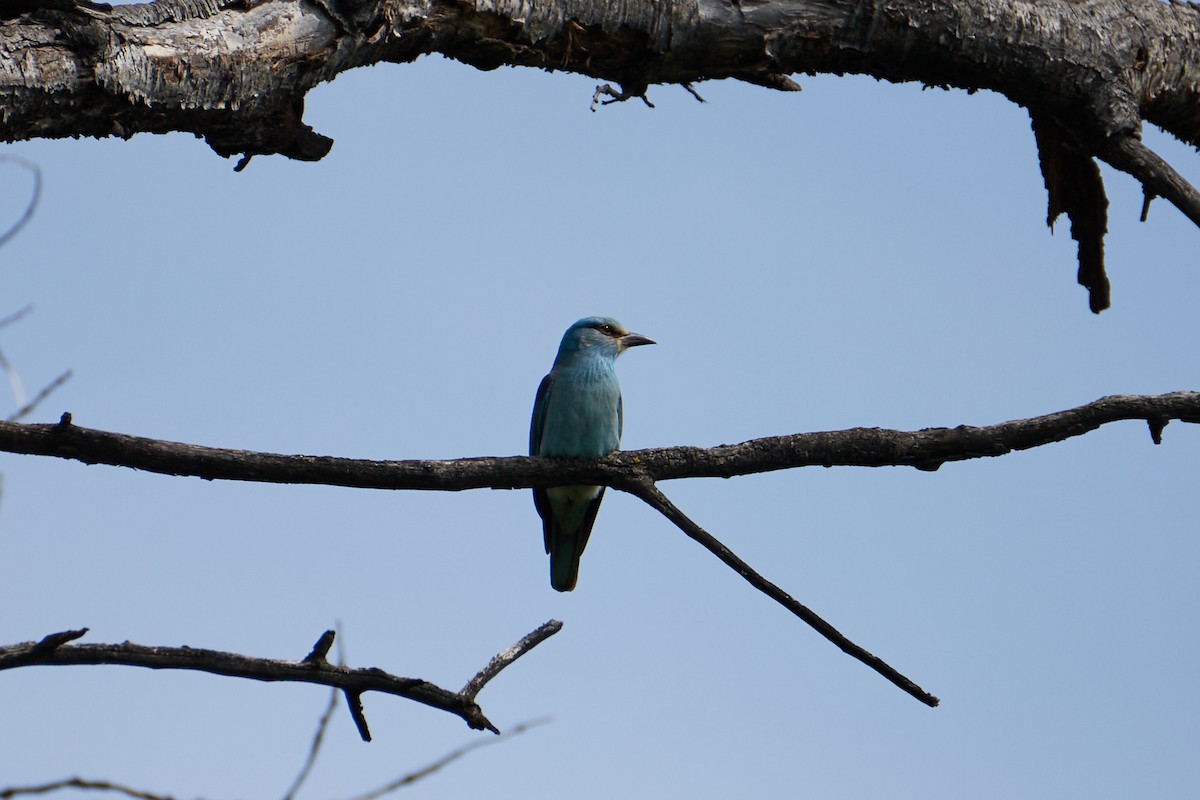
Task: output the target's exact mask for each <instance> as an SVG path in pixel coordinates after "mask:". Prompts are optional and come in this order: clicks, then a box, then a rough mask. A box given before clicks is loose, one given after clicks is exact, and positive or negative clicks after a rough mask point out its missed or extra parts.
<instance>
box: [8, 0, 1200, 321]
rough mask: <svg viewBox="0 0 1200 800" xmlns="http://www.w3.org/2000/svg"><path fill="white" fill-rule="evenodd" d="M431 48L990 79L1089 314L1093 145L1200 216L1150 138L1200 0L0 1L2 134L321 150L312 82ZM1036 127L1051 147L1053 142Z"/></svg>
mask: <svg viewBox="0 0 1200 800" xmlns="http://www.w3.org/2000/svg"><path fill="white" fill-rule="evenodd" d="M431 52H437V53H442V54H443V55H446V56H448V57H450V58H453V59H457V60H459V61H462V62H464V63H466V64H470V65H473V66H475V67H478V68H480V69H485V70H486V69H494V68H496V67H499V66H501V65H506V64H507V65H513V66H532V67H537V68H539V69H545V70H559V71H566V72H575V73H580V74H583V75H587V76H589V77H593V78H596V79H598V80H603V81H612V82H615V83H618V84H619V85H620V86H621V89H620V90H619V91H618V90H616V89H613V88H612V87H611V86H609V85H608V84H603V85H602V86H600V87H599V88H598V89H597V95H596V96H597V97H599V96H600V95H601V94H606V95H609V96H611V97H612V98H613V99H614V100H624V99H629V98H641V99H643V100H645V102H646V103H647V104H651V103H650V100H649V98H648V97H647V91H648V88H649V87H651V86H653V85H655V84H668V83H673V84H678V85H681V86H684V87H687V88H688V89H689V90H691V85H692V84H694V83H696V82H699V81H702V80H711V79H716V78H736V79H738V80H743V81H747V82H749V83H754V84H757V85H761V86H768V87H772V88H777V89H782V90H789V91H790V90H795V89H796V88H798V86H797V84H796V83H795V82H794V81H792V80H791V78H790V77H788V76H789V75H792V74H795V73H801V72H803V73H832V74H838V75H841V74H845V73H858V74H865V75H871V76H874V77H876V78H880V79H883V80H888V81H896V82H901V81H919V82H921V83H924V84H926V85H928V86H942V87H956V88H960V89H965V90H967V91H970V92H974V91H977V90H980V89H988V90H990V91H994V92H997V93H999V94H1002V95H1004V96H1005V97H1007V98H1009V99H1010V100H1012V101H1013V102H1014V103H1017V104H1018V105H1021V106H1023V107H1026V108H1028V109H1029V111H1030V113H1031V114H1032V115H1033V117H1034V119H1035V120H1042V121H1044V125H1043V128H1045V129H1049V128H1051V127H1052V128H1053V129H1054V130H1055V131H1056V132H1058V133H1056V137H1057V138H1058V140H1059V141H1061V142H1062V143H1063V146H1064V147H1067V148H1068V150H1069V152H1070V153H1071V156H1070V157H1069V158H1067V159H1066V160H1065V162H1064V163H1065V165H1066V166H1068V167H1070V169H1069V171H1068V172H1067V173H1064V174H1063V175H1062V176H1059V177H1057V178H1054V179H1052V176H1051V175H1050V174H1049V173H1047V186H1048V188H1049V189H1050V192H1051V206H1052V207H1054V206H1055V205H1056V203H1057V202H1059V201H1063V202H1064V203H1065V205H1064V206H1063V208H1064V209H1065V210H1066V211H1067V212H1068V214H1070V216H1071V221H1072V232H1073V235H1074V236H1075V237H1076V238H1077V239H1078V240H1079V242H1080V249H1079V261H1080V279H1081V282H1083V283H1084V284H1085V285H1087V286H1088V287H1089V289H1090V291H1091V297H1090V302H1091V306H1092V309H1093V310H1099V309H1100V308H1102V307H1104V306H1105V305H1106V304H1107V297H1106V294H1107V280H1106V279H1105V277H1104V270H1103V261H1102V252H1103V251H1102V237H1103V235H1104V221H1103V218H1102V217H1103V214H1102V212H1101V213H1098V212H1100V211H1101V209H1102V206H1103V189H1102V186H1101V183H1100V178H1099V175H1098V173H1095V172H1094V169H1095V168H1094V164H1092V162H1091V159H1093V158H1096V157H1099V158H1102V159H1104V160H1106V161H1108V162H1109V163H1110V164H1113V165H1114V166H1116V167H1117V168H1118V169H1122V170H1125V171H1127V172H1129V174H1131V175H1133V176H1134V177H1135V178H1137V179H1138V180H1139V181H1141V182H1142V183H1143V185H1144V187H1145V189H1146V192H1147V193H1148V196H1149V195H1151V194H1152V195H1157V196H1161V197H1164V198H1166V199H1168V200H1169V201H1170V202H1172V203H1174V204H1176V205H1177V206H1179V208H1180V209H1181V210H1182V211H1183V212H1184V213H1185V214H1187V215H1188V216H1189V217H1190V218H1191V219H1192V220H1193V221H1194V222H1196V223H1197V224H1198V225H1200V195H1198V194H1197V192H1196V191H1195V189H1193V188H1192V187H1191V186H1189V185H1188V184H1187V182H1186V181H1184V180H1183V179H1182V178H1181V177H1180V176H1179V175H1178V174H1177V173H1176V172H1175V171H1174V170H1172V169H1171V168H1170V167H1169V166H1168V165H1166V163H1165V162H1163V161H1162V160H1161V159H1160V158H1158V156H1156V155H1155V154H1153V153H1151V152H1150V151H1149V150H1146V149H1145V148H1144V147H1143V146H1141V145H1140V141H1139V140H1138V137H1139V136H1140V131H1141V127H1142V124H1143V122H1146V121H1148V122H1151V123H1153V124H1155V125H1158V126H1160V127H1161V128H1163V129H1164V130H1166V131H1168V132H1169V133H1171V134H1173V135H1175V136H1176V137H1178V138H1179V139H1181V140H1183V141H1185V142H1188V143H1189V144H1193V145H1198V146H1200V88H1198V87H1200V10H1198V9H1197V8H1196V7H1194V4H1191V3H1186V4H1185V3H1163V2H1160V1H1159V0H1090V1H1089V2H1086V3H1082V2H1078V1H1077V0H934V2H925V1H924V0H861V1H860V0H768V1H767V2H754V3H743V2H739V0H623V2H609V0H539V2H537V3H527V2H524V1H523V0H314V2H298V1H297V0H254V2H246V0H158V2H154V3H144V4H138V5H125V6H115V7H112V8H109V7H107V6H106V5H104V4H98V3H90V2H82V0H57V1H56V2H54V3H34V2H29V1H28V0H23V1H22V2H9V3H8V4H7V5H0V138H2V139H3V140H5V141H17V140H22V139H30V138H39V137H65V136H96V137H102V136H123V137H126V138H128V137H130V136H132V135H133V134H135V133H138V132H143V131H145V132H154V133H164V132H168V131H188V132H191V133H194V134H196V135H197V136H202V137H203V138H204V139H205V140H206V141H207V142H208V143H209V145H210V146H211V147H212V148H213V149H214V150H215V151H216V152H217V153H219V154H221V155H223V156H231V155H236V154H239V153H241V154H243V157H242V159H241V160H240V161H239V162H238V165H237V167H236V168H237V169H241V168H242V167H244V166H246V164H247V163H248V162H249V160H250V158H251V157H252V156H254V155H256V154H270V153H279V154H282V155H285V156H288V157H290V158H296V159H303V160H316V159H320V158H322V157H324V155H325V154H326V153H327V152H328V151H329V149H330V147H331V146H332V140H330V139H328V138H327V137H325V136H322V135H320V134H318V133H316V132H314V131H313V130H312V129H311V128H310V127H309V126H308V125H306V124H305V123H304V121H303V115H304V98H305V96H306V95H307V93H308V92H309V90H311V89H312V88H313V87H314V86H316V85H318V84H320V83H323V82H326V81H330V80H332V79H333V78H334V77H336V76H337V75H338V74H339V73H341V72H343V71H345V70H348V69H352V68H355V67H360V66H364V65H369V64H374V63H377V62H381V61H389V62H395V63H406V62H410V61H413V60H415V59H417V58H419V57H420V56H422V55H425V54H427V53H431ZM606 102H608V101H606ZM1059 134H1061V135H1059ZM1044 139H1045V137H1039V143H1040V144H1042V148H1041V149H1042V151H1043V157H1044V158H1043V165H1045V156H1047V154H1048V153H1049V152H1051V151H1057V150H1058V148H1048V147H1047V146H1046V145H1045V144H1044V142H1043V140H1044ZM1134 143H1136V144H1134ZM1064 152H1066V151H1064ZM1060 160H1061V159H1060ZM1044 171H1045V170H1044ZM1056 192H1057V193H1058V196H1057V198H1056V196H1055V193H1056Z"/></svg>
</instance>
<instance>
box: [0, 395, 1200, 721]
mask: <svg viewBox="0 0 1200 800" xmlns="http://www.w3.org/2000/svg"><path fill="white" fill-rule="evenodd" d="M1120 420H1142V421H1144V422H1146V423H1147V425H1148V427H1149V430H1150V436H1151V439H1152V440H1153V441H1154V442H1155V443H1156V444H1157V443H1160V442H1161V440H1162V432H1163V429H1164V428H1165V427H1166V425H1167V424H1168V423H1169V422H1170V421H1171V420H1181V421H1183V422H1200V393H1197V392H1174V393H1172V394H1165V395H1120V396H1113V397H1104V398H1101V399H1099V400H1096V401H1095V402H1092V403H1088V404H1086V405H1083V406H1079V407H1077V408H1072V409H1067V410H1065V411H1058V412H1055V413H1052V414H1046V415H1043V416H1040V417H1034V418H1031V419H1019V420H1013V421H1011V422H1003V423H999V424H997V425H989V426H985V427H970V426H965V425H960V426H958V427H956V428H926V429H924V430H919V431H894V430H884V429H880V428H853V429H850V430H844V431H832V432H825V433H807V434H793V435H790V436H775V437H768V438H763V439H753V440H751V441H748V442H743V443H742V444H737V445H721V446H719V447H713V448H699V447H669V448H659V449H653V450H634V451H628V452H618V453H613V454H612V455H609V456H607V457H605V458H601V459H579V460H568V459H552V458H529V457H517V456H513V457H506V458H495V457H489V458H468V459H458V460H453V461H421V460H412V461H363V460H356V459H346V458H332V457H317V456H284V455H275V454H270V453H254V452H249V451H242V450H222V449H216V448H209V447H200V446H197V445H188V444H179V443H173V442H164V441H159V440H155V439H144V438H140V437H135V436H126V435H123V434H115V433H107V432H104V431H95V430H88V429H86V428H79V427H77V426H75V425H74V424H73V423H72V421H71V417H70V415H69V414H64V415H63V418H62V420H61V421H60V422H59V423H58V424H51V425H45V424H43V425H23V424H16V423H0V450H4V451H9V452H14V453H27V454H37V455H50V456H56V457H60V458H70V459H76V460H79V461H83V462H85V463H88V464H110V465H114V466H124V467H132V468H135V469H142V470H148V471H152V472H160V473H165V474H170V475H194V476H197V477H201V478H208V479H214V478H216V479H225V480H246V481H266V482H272V483H297V484H327V485H335V486H350V487H359V488H375V489H412V490H431V491H459V490H464V489H479V488H494V489H505V488H508V489H515V488H529V487H533V486H556V485H558V486H561V485H565V484H600V485H605V486H612V487H614V488H617V489H620V490H622V491H626V492H629V493H631V494H634V495H636V496H638V497H640V498H641V499H642V500H644V501H645V502H646V503H648V504H649V505H650V506H652V507H653V508H655V509H656V510H658V511H659V512H660V513H662V514H663V515H664V516H666V517H667V518H668V519H669V520H671V522H672V523H674V524H675V525H676V526H677V527H679V528H680V529H681V530H682V531H683V532H684V533H686V534H687V535H688V536H689V537H691V538H692V539H694V540H695V541H697V542H699V543H700V544H701V545H703V546H704V547H705V548H707V549H708V550H709V551H710V552H711V553H713V554H714V555H716V556H717V557H718V558H719V559H720V560H721V561H722V562H723V563H725V564H726V565H727V566H729V567H730V568H731V569H733V570H734V571H736V572H737V573H738V574H739V575H741V576H742V577H743V578H745V579H746V580H747V581H748V582H749V583H750V584H751V585H753V586H754V587H755V588H757V589H758V590H759V591H761V592H763V593H764V594H766V595H767V596H768V597H770V598H771V599H773V600H775V601H776V602H778V603H779V604H781V605H782V606H784V607H785V608H787V609H788V610H789V611H790V612H792V613H793V614H795V615H796V616H797V617H799V618H800V619H802V620H803V621H804V622H806V623H807V624H809V625H810V626H812V627H813V628H814V629H816V630H817V631H818V632H819V633H820V634H821V635H822V636H824V637H825V638H826V639H828V640H829V641H831V642H833V643H834V644H836V645H837V646H838V647H839V648H841V649H842V650H843V651H844V652H846V653H847V654H849V655H851V656H853V657H854V658H856V659H858V660H859V661H861V662H863V663H864V664H866V665H867V666H869V667H871V668H872V669H874V670H875V671H877V672H879V673H880V674H881V675H883V676H884V677H886V678H887V679H888V680H890V681H891V682H892V683H894V684H895V685H897V686H899V687H900V688H902V689H903V690H904V691H906V692H908V693H909V694H910V695H912V696H913V697H916V698H917V699H919V700H920V701H921V702H923V703H926V704H927V705H930V706H935V705H937V703H938V700H937V698H936V697H934V696H933V695H931V694H930V693H928V692H926V691H925V690H924V689H922V688H921V687H919V686H918V685H917V684H915V683H914V682H913V681H911V680H909V679H908V678H907V677H905V676H904V675H903V674H901V673H900V672H899V671H897V670H896V669H895V668H893V667H891V666H890V665H889V664H887V663H886V662H885V661H883V660H882V659H880V658H878V657H877V656H875V655H873V654H871V653H870V652H868V651H867V650H866V649H864V648H862V647H861V646H859V645H857V644H855V643H854V642H852V641H850V640H849V639H848V638H846V637H845V636H844V635H843V634H842V633H840V632H839V631H838V630H837V629H836V628H834V627H833V626H832V625H830V624H829V623H828V622H826V621H825V620H824V619H822V618H821V617H820V616H818V615H817V614H816V613H814V612H813V611H812V610H811V609H809V608H807V607H806V606H804V605H803V604H802V603H800V602H799V601H797V600H796V599H795V598H793V597H792V596H791V595H789V594H788V593H787V592H785V591H783V590H782V589H780V588H779V587H778V586H776V585H775V584H774V583H772V582H770V581H768V580H767V579H766V578H764V577H763V576H761V575H760V574H758V573H757V572H756V571H755V570H753V569H752V568H751V567H750V566H749V565H748V564H746V563H745V562H744V561H742V560H741V559H740V558H738V557H737V556H736V555H735V554H734V553H732V552H731V551H730V550H729V549H728V548H727V547H725V546H724V545H723V544H721V542H719V541H717V540H716V539H715V538H714V537H713V536H712V535H710V534H709V533H707V532H706V531H705V530H704V529H703V528H701V527H700V526H699V525H697V524H696V523H695V522H693V521H692V520H691V519H690V518H688V517H687V515H685V514H684V513H683V512H682V511H680V510H679V509H678V508H676V507H675V505H674V504H672V503H671V501H670V500H668V499H667V498H666V496H665V495H663V494H662V492H661V491H659V489H658V487H657V486H656V482H657V481H661V480H670V479H677V478H698V477H723V478H729V477H733V476H735V475H749V474H754V473H759V472H769V471H774V470H781V469H793V468H797V467H805V466H826V467H830V466H839V465H840V466H870V467H881V466H911V467H915V468H917V469H921V470H936V469H938V468H939V467H940V466H941V465H942V464H944V463H946V462H947V461H962V460H967V459H972V458H982V457H990V456H1001V455H1004V454H1006V453H1010V452H1013V451H1015V450H1026V449H1030V448H1033V447H1040V446H1042V445H1046V444H1050V443H1052V442H1058V441H1062V440H1064V439H1068V438H1071V437H1073V436H1080V435H1082V434H1084V433H1087V432H1088V431H1092V430H1095V429H1096V428H1098V427H1100V426H1101V425H1105V424H1108V423H1111V422H1116V421H1120ZM558 624H559V623H553V622H551V623H547V624H546V625H545V626H543V627H542V628H539V629H538V630H537V631H534V632H533V633H531V634H529V635H528V636H526V637H525V638H524V639H522V640H521V641H520V642H518V643H517V644H516V645H514V647H513V648H510V649H509V650H506V651H504V652H503V653H501V654H499V655H497V656H496V658H494V659H493V660H492V662H491V663H489V664H488V665H487V666H486V667H484V669H483V670H481V671H480V672H479V674H478V675H476V676H475V677H474V678H473V679H472V680H470V681H468V682H467V684H466V686H464V687H463V689H462V690H461V691H459V692H457V693H454V692H448V691H446V690H444V689H438V688H437V687H432V686H430V685H429V684H426V683H425V682H423V681H413V679H398V678H392V677H391V676H386V675H385V674H383V673H378V672H377V671H373V670H365V671H364V670H357V671H355V670H346V669H345V668H344V667H336V668H335V667H331V666H329V665H328V664H326V663H325V660H324V659H325V654H326V653H327V652H328V650H329V647H330V645H331V644H332V641H333V640H332V634H331V633H327V634H326V636H325V637H322V639H321V640H320V641H319V642H318V645H317V646H316V647H314V649H313V653H311V654H310V655H309V656H308V658H306V659H305V660H304V662H299V663H297V662H275V663H279V664H284V665H290V666H286V667H285V668H284V669H286V670H289V671H288V672H287V673H286V674H287V676H288V677H285V678H271V677H262V676H261V675H260V674H258V673H255V674H246V672H247V670H248V669H249V668H248V667H247V668H244V669H243V668H239V669H238V670H237V671H234V672H227V673H224V674H237V675H239V676H241V677H255V678H258V679H259V680H279V679H290V680H308V681H310V682H317V683H326V684H327V685H330V686H338V687H340V688H342V689H343V690H344V691H345V693H346V698H347V700H348V701H349V706H350V710H351V713H352V714H353V715H354V718H355V723H356V724H357V725H358V726H359V731H360V732H361V733H362V735H363V738H369V733H368V732H367V729H366V720H365V718H364V717H363V715H362V706H361V702H360V698H361V695H362V693H363V692H364V691H368V690H377V691H386V689H385V688H380V684H379V683H378V681H379V680H381V677H380V676H381V675H382V676H383V677H385V678H387V679H388V680H389V681H392V683H385V684H384V685H385V686H387V687H390V688H394V687H395V686H396V684H395V683H394V682H395V681H401V682H404V683H403V684H402V686H403V688H404V689H405V690H406V691H410V692H411V691H415V690H416V689H414V687H418V688H419V689H420V691H421V692H422V693H423V694H422V695H421V697H419V698H418V697H414V698H413V699H418V700H419V702H425V703H427V704H429V705H434V706H435V707H438V708H444V709H445V710H449V711H452V712H453V713H456V714H459V715H460V716H463V718H464V719H467V721H468V723H469V724H471V725H472V727H477V726H482V727H487V728H488V729H492V728H490V723H487V722H486V720H484V719H483V717H482V714H481V713H480V712H478V708H477V706H475V705H474V697H475V695H476V694H477V693H478V692H479V689H480V688H482V686H483V685H484V684H486V683H487V681H489V680H491V678H492V677H494V676H495V675H496V674H497V673H498V672H499V671H500V670H501V669H503V668H504V667H505V666H507V665H508V664H509V663H511V662H512V661H513V660H514V659H515V658H517V657H519V656H520V655H521V654H523V653H524V652H527V651H528V650H529V649H530V648H532V647H534V646H536V645H537V644H538V642H540V641H542V640H543V639H545V638H546V637H547V636H549V635H551V634H553V633H554V632H556V631H557V628H556V627H555V628H553V629H551V626H556V625H558ZM62 635H66V636H68V637H71V636H72V635H73V634H61V635H60V636H62ZM64 641H65V640H64ZM62 644H63V642H57V643H56V642H55V641H54V640H51V639H50V638H49V637H48V639H47V640H43V642H42V643H41V644H39V645H32V646H31V645H22V646H19V647H25V648H26V650H24V651H21V652H20V653H15V654H9V658H10V659H11V658H16V657H18V656H19V657H23V658H25V659H26V660H28V659H29V658H31V657H32V655H31V654H33V655H36V654H38V653H41V654H42V655H41V656H40V657H46V658H48V657H51V656H53V654H55V653H59V655H58V656H54V657H57V658H61V653H60V651H61V650H62V649H63V648H61V647H60V645H62ZM51 645H53V646H51ZM88 647H91V648H93V649H92V650H91V651H88V650H86V649H85V648H88ZM30 648H32V649H30ZM39 648H40V649H39ZM105 648H108V649H109V650H111V649H113V648H116V649H118V650H120V649H121V648H128V651H127V652H125V653H124V654H123V655H124V656H125V657H126V658H128V659H134V660H127V661H104V662H100V661H88V662H78V661H73V662H64V661H55V662H52V663H137V664H140V665H141V666H180V667H181V668H197V667H193V666H188V665H179V664H168V663H155V664H150V663H142V661H138V660H136V659H145V658H147V656H146V653H145V651H161V650H162V649H161V648H140V647H139V646H136V645H93V646H88V645H79V646H72V647H70V648H66V650H67V651H68V652H70V653H71V654H72V656H73V657H82V655H83V654H84V653H89V652H90V653H93V654H94V655H92V656H91V657H92V658H98V657H100V655H99V654H100V653H102V652H103V653H107V652H108V650H105ZM9 649H10V650H11V648H9ZM199 652H202V651H195V650H185V651H182V653H174V654H173V656H176V657H184V659H185V660H186V657H194V656H195V655H196V654H197V653H199ZM5 655H6V653H5V650H4V649H0V669H2V668H4V666H5V662H4V657H5ZM215 655H217V656H226V655H228V654H215ZM110 657H111V656H110ZM231 658H244V657H241V656H236V657H233V656H231ZM252 661H254V660H252ZM37 663H51V662H37ZM208 671H213V670H208ZM347 675H350V676H353V677H354V680H349V678H346V677H338V679H337V680H334V677H335V676H347ZM296 676H302V677H296ZM317 676H321V677H324V678H326V679H325V680H316V679H315V678H316V677H317ZM372 681H375V682H372ZM391 693H393V694H401V692H398V691H393V692H391ZM404 696H408V695H404ZM477 713H478V716H473V715H475V714H477Z"/></svg>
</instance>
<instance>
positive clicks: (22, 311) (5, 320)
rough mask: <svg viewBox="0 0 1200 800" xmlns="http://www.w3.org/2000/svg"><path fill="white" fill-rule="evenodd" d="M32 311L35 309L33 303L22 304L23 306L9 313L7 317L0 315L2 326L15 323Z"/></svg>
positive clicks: (0, 324)
mask: <svg viewBox="0 0 1200 800" xmlns="http://www.w3.org/2000/svg"><path fill="white" fill-rule="evenodd" d="M30 311H33V304H32V303H29V304H26V305H24V306H22V307H21V308H18V309H17V310H16V311H14V312H13V313H11V314H9V315H8V316H7V317H0V328H3V327H4V326H5V325H11V324H13V323H14V322H16V321H17V320H19V319H20V318H21V317H23V316H25V315H26V314H28V313H29V312H30Z"/></svg>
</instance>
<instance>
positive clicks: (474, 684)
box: [459, 619, 563, 700]
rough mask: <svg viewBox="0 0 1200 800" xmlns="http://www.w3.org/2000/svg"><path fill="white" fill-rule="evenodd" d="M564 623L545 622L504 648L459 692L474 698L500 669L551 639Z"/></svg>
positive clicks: (554, 620) (555, 621)
mask: <svg viewBox="0 0 1200 800" xmlns="http://www.w3.org/2000/svg"><path fill="white" fill-rule="evenodd" d="M562 626H563V624H562V623H561V622H559V621H558V620H556V619H552V620H550V621H549V622H546V623H543V624H542V625H541V626H540V627H538V628H537V629H536V630H533V631H530V632H529V633H527V634H525V636H524V637H523V638H522V639H521V641H519V642H517V643H516V644H514V645H513V646H512V647H510V648H508V649H507V650H503V651H501V652H499V653H497V654H496V656H495V657H494V658H493V659H492V660H491V661H489V662H488V665H487V666H486V667H484V668H483V669H481V670H479V673H478V674H476V675H475V677H474V678H471V680H469V681H467V685H466V686H464V687H463V688H462V690H461V691H460V692H459V694H460V695H462V696H463V697H469V698H471V699H472V700H474V699H475V696H476V695H477V694H479V692H480V691H481V690H482V689H483V687H484V686H486V685H487V683H488V681H490V680H491V679H492V678H494V677H496V676H497V675H499V674H500V670H502V669H504V668H505V667H507V666H508V665H509V664H511V663H512V662H514V661H516V660H517V659H518V658H520V657H521V656H523V655H525V654H526V653H528V652H529V651H530V650H532V649H533V648H535V647H537V646H538V645H539V644H541V643H542V642H544V641H546V640H547V639H549V638H550V637H551V636H553V635H554V634H556V633H558V632H559V631H561V630H562Z"/></svg>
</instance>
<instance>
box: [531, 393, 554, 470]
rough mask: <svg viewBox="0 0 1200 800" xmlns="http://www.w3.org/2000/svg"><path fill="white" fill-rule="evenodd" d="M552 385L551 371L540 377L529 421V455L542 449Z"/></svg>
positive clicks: (536, 453)
mask: <svg viewBox="0 0 1200 800" xmlns="http://www.w3.org/2000/svg"><path fill="white" fill-rule="evenodd" d="M553 385H554V375H553V373H550V374H547V375H546V377H544V378H542V382H541V384H539V385H538V390H537V397H536V398H534V401H533V420H532V421H530V423H529V455H531V456H536V455H538V451H539V450H541V449H542V429H543V428H545V427H546V409H547V408H548V407H549V406H550V387H552V386H553Z"/></svg>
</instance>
